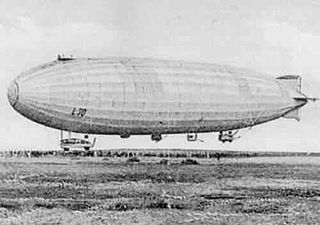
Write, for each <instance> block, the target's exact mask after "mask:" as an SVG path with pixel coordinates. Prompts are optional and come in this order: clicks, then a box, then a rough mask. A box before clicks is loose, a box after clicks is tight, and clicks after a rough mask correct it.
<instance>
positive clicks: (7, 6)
mask: <svg viewBox="0 0 320 225" xmlns="http://www.w3.org/2000/svg"><path fill="white" fill-rule="evenodd" d="M0 53H1V54H0V115H1V117H0V124H1V126H0V149H56V148H58V147H59V145H58V144H59V138H60V132H59V131H58V130H54V129H52V128H48V127H44V126H42V125H40V124H37V123H34V122H32V121H30V120H28V119H26V118H24V117H23V116H21V115H19V114H18V113H17V112H15V111H14V110H13V108H12V107H11V106H10V105H9V103H8V101H7V97H6V92H7V88H8V86H9V84H10V82H11V81H12V80H13V79H14V78H15V77H16V76H17V75H18V74H19V73H21V72H23V71H25V70H27V69H29V68H31V67H33V66H36V65H39V64H42V63H46V62H48V61H52V60H55V59H56V56H57V55H58V54H61V53H64V54H65V55H68V54H72V55H74V56H76V57H107V56H135V57H153V58H161V59H178V60H187V61H193V62H209V63H210V62H211V63H218V64H229V65H232V66H237V67H244V68H247V69H251V70H255V71H259V72H263V73H266V74H269V75H270V76H273V77H277V76H281V75H285V74H299V75H301V76H302V79H303V83H302V84H303V86H302V90H303V92H304V93H305V94H307V95H309V96H312V97H320V63H318V60H320V2H319V1H313V0H291V1H289V0H260V1H255V0H228V1H224V0H161V1H159V0H158V1H156V0H132V1H127V0H104V1H102V0H91V1H85V0H63V1H62V0H28V1H24V0H21V1H18V0H10V1H9V0H0ZM319 126H320V102H318V103H309V104H308V105H306V106H305V107H303V108H302V110H301V121H300V122H297V121H295V120H288V119H279V120H276V121H272V122H270V123H266V124H262V125H259V126H256V127H253V128H252V129H250V130H249V129H243V130H241V131H240V135H241V138H240V139H238V140H236V141H234V142H233V143H231V144H229V143H228V144H222V143H220V142H218V141H217V133H208V134H201V135H200V138H201V139H202V140H204V142H196V143H188V142H187V141H186V137H185V135H169V136H166V137H165V138H164V139H163V140H162V141H160V142H158V143H154V142H152V141H151V140H150V137H149V136H133V137H131V138H129V139H120V138H119V137H117V136H97V145H96V148H183V149H219V150H249V151H308V152H310V151H320V141H319V140H320V132H318V128H319Z"/></svg>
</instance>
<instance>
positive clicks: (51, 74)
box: [8, 57, 308, 140]
mask: <svg viewBox="0 0 320 225" xmlns="http://www.w3.org/2000/svg"><path fill="white" fill-rule="evenodd" d="M299 82H300V77H299V76H291V75H290V76H282V77H279V78H278V79H275V78H272V77H270V76H265V75H263V74H259V73H256V72H251V71H247V70H244V69H238V68H233V67H230V66H221V65H216V64H201V63H189V62H182V61H168V60H158V59H147V58H116V57H109V58H80V59H68V60H62V59H61V58H59V59H58V60H56V61H53V62H50V63H47V64H44V65H41V66H38V67H35V68H33V69H31V70H29V71H27V72H25V73H22V74H21V75H19V76H18V77H17V78H16V79H15V80H14V81H13V83H12V84H11V86H10V87H9V89H8V99H9V102H10V104H11V105H12V106H13V108H14V109H15V110H16V111H18V112H19V113H21V114H22V115H24V116H25V117H27V118H29V119H31V120H33V121H35V122H38V123H40V124H43V125H45V126H48V127H52V128H56V129H59V130H65V131H71V132H78V133H86V134H108V135H120V136H121V137H129V136H130V135H146V134H149V135H152V137H153V139H154V140H157V139H161V134H175V133H201V132H225V131H230V130H237V129H241V128H245V127H252V126H255V125H257V124H261V123H265V122H268V121H271V120H274V119H277V118H280V117H291V118H296V119H299V117H298V114H297V113H298V109H299V108H300V107H302V106H303V105H305V104H306V103H307V100H308V98H307V97H306V96H305V95H303V94H302V93H301V92H300V84H299Z"/></svg>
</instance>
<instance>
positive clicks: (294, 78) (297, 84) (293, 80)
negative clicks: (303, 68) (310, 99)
mask: <svg viewBox="0 0 320 225" xmlns="http://www.w3.org/2000/svg"><path fill="white" fill-rule="evenodd" d="M277 80H280V82H281V84H283V85H286V86H287V87H290V88H292V89H294V90H296V91H298V92H299V93H301V77H300V76H299V75H285V76H281V77H277Z"/></svg>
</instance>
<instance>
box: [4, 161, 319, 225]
mask: <svg viewBox="0 0 320 225" xmlns="http://www.w3.org/2000/svg"><path fill="white" fill-rule="evenodd" d="M139 159H140V162H126V160H127V158H116V157H112V158H111V157H110V158H107V157H100V158H99V157H53V156H50V157H40V158H24V157H21V158H19V157H18V158H15V157H9V158H0V224H50V225H52V224H320V218H319V215H320V157H312V156H294V157H254V158H228V159H225V158H224V159H221V160H220V161H217V160H216V159H209V158H204V159H196V160H197V161H198V162H199V164H198V165H182V164H181V163H180V162H181V161H182V160H184V158H167V159H166V160H168V164H160V163H159V162H160V161H161V160H162V159H161V158H157V157H139Z"/></svg>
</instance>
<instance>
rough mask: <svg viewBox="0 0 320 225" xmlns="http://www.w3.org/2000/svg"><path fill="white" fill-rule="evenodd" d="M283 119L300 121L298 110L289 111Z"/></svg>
mask: <svg viewBox="0 0 320 225" xmlns="http://www.w3.org/2000/svg"><path fill="white" fill-rule="evenodd" d="M283 118H286V119H295V120H297V121H300V110H299V109H294V110H291V111H289V112H288V113H286V114H284V115H283Z"/></svg>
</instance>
